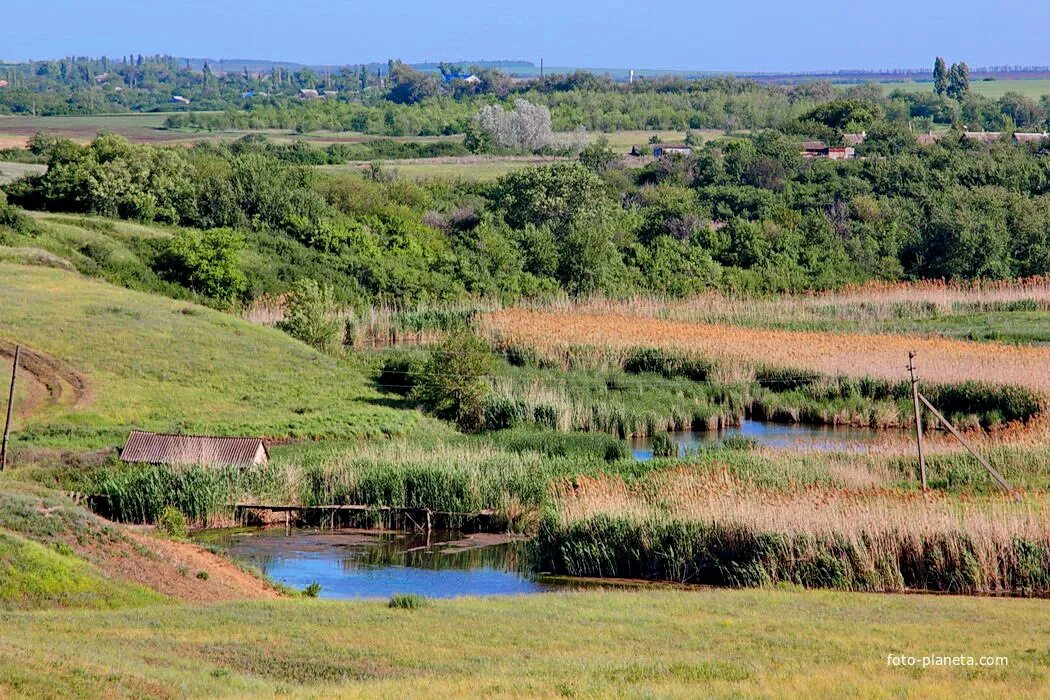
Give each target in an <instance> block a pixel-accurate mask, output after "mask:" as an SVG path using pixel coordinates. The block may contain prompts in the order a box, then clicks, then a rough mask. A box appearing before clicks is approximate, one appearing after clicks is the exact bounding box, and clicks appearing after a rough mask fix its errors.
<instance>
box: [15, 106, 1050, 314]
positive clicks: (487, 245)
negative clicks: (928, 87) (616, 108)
mask: <svg viewBox="0 0 1050 700" xmlns="http://www.w3.org/2000/svg"><path fill="white" fill-rule="evenodd" d="M853 129H858V130H864V131H866V133H867V139H866V140H865V141H864V143H863V144H861V145H860V146H858V151H859V154H860V155H861V156H862V157H861V158H858V159H856V160H846V161H831V160H826V159H806V158H803V157H802V155H801V153H800V143H801V140H802V139H804V138H808V135H809V134H812V133H814V132H817V133H821V134H824V135H825V136H826V137H827V138H828V139H829V140H831V139H834V138H838V137H841V135H842V134H843V133H845V132H846V130H853ZM32 149H33V151H34V152H35V153H37V154H38V156H39V157H40V158H41V159H42V160H44V161H46V162H47V164H48V170H47V172H46V173H45V174H43V175H38V176H32V177H29V178H26V179H23V180H20V181H16V182H14V183H11V184H8V185H6V186H5V188H4V189H5V190H6V193H7V197H8V199H9V201H10V202H11V203H12V204H14V205H18V206H21V207H25V208H31V209H41V210H50V211H67V212H82V213H92V214H99V215H103V216H109V217H119V218H125V219H134V220H138V221H144V222H161V223H167V224H172V225H176V226H179V227H181V230H180V232H179V233H178V235H176V236H175V237H174V238H173V239H172V240H171V241H168V240H167V239H164V238H157V239H155V240H150V241H145V242H141V243H139V244H137V245H140V246H141V247H142V250H141V251H140V253H141V256H142V259H143V260H144V261H145V264H146V265H147V266H148V268H149V270H150V271H151V272H150V274H152V275H155V276H156V277H157V278H158V279H162V280H164V281H165V283H167V284H176V285H180V286H181V287H183V288H186V289H191V290H193V291H194V292H195V293H198V294H200V295H202V296H204V297H207V298H211V299H213V300H215V302H216V303H219V304H230V303H238V302H243V301H247V300H250V299H252V298H254V297H258V296H260V295H263V294H280V293H283V292H285V291H287V290H288V289H289V288H290V285H291V284H292V283H293V282H294V281H296V280H302V279H307V278H308V279H313V280H315V281H317V282H318V283H320V284H322V285H327V286H328V287H329V288H330V289H331V290H332V291H333V293H334V294H335V296H336V297H337V298H338V299H339V301H340V302H341V303H352V302H358V301H359V302H363V301H366V300H368V301H375V300H389V301H397V302H401V303H414V302H422V301H449V300H461V299H470V298H474V299H477V298H486V299H498V300H501V301H506V302H511V301H515V300H518V299H521V298H523V297H537V296H545V295H551V294H560V293H569V294H590V293H595V292H600V293H605V294H614V295H618V294H632V293H639V292H657V293H661V294H669V295H688V294H692V293H695V292H698V291H701V290H703V289H710V288H719V289H727V290H734V291H739V292H743V293H765V292H771V291H782V290H803V289H826V288H832V287H836V286H840V285H844V284H853V283H862V282H865V281H867V280H873V279H878V280H906V279H915V278H949V279H974V278H979V277H981V278H983V277H988V278H1004V277H1016V276H1028V275H1042V274H1050V146H1048V145H1047V144H1046V143H1045V142H1044V143H1036V144H1022V145H1015V144H1011V143H1008V142H1006V141H1003V142H1000V143H993V144H980V143H976V142H974V141H973V140H971V139H967V138H966V137H965V136H964V135H963V134H962V133H961V132H960V131H952V132H949V133H948V134H946V135H945V136H944V137H943V138H941V139H940V140H938V141H937V142H936V143H935V144H932V145H926V146H919V145H918V143H917V140H916V135H915V133H914V132H913V131H911V130H909V129H908V128H907V127H906V126H904V125H902V124H899V123H895V122H892V121H889V120H887V119H886V118H885V116H884V115H883V114H882V112H881V108H879V107H878V105H877V104H873V103H866V102H863V101H859V100H838V101H834V102H829V103H826V104H823V105H820V106H817V107H814V108H812V109H810V110H809V111H806V112H804V113H802V114H800V115H799V117H797V118H796V119H795V120H794V121H793V122H792V123H790V124H788V125H785V126H784V127H783V128H781V129H766V130H762V131H757V132H755V133H751V134H747V135H744V136H733V137H725V138H722V139H716V140H713V141H710V142H708V143H705V144H702V145H700V144H697V145H695V146H694V150H693V152H692V154H690V155H687V156H676V157H667V158H661V159H657V160H654V161H653V162H651V163H649V164H647V165H644V166H642V167H627V166H625V165H624V163H623V162H622V161H621V160H620V159H619V158H617V157H615V156H614V155H611V153H610V152H608V151H607V148H606V147H604V146H602V145H601V144H600V143H598V144H594V145H593V146H591V147H589V148H588V149H586V150H585V151H584V152H583V153H581V158H580V162H576V163H557V164H553V165H549V166H543V167H536V168H526V169H523V170H520V171H516V172H514V173H511V174H508V175H505V176H503V177H502V178H500V179H498V180H497V181H495V182H494V183H476V182H463V181H447V180H438V181H428V182H423V183H415V182H409V181H405V180H400V179H396V178H395V179H393V180H390V181H377V180H376V179H371V180H370V179H367V178H362V177H360V176H357V175H354V174H342V175H323V174H320V173H319V172H318V171H316V170H314V169H312V168H310V167H307V166H304V165H301V164H300V163H303V162H309V157H308V156H307V155H304V154H307V153H311V152H312V151H311V149H313V147H311V146H307V145H303V144H299V145H296V146H277V145H275V144H269V143H268V142H266V141H265V140H263V139H260V138H258V137H251V138H246V139H242V140H240V141H237V142H233V143H229V144H199V145H197V146H194V147H192V148H169V147H161V146H151V145H135V144H131V143H128V142H127V141H125V140H123V139H122V138H120V137H118V136H113V135H104V136H100V137H98V138H97V139H95V141H94V142H92V143H91V144H89V145H86V146H80V145H77V144H75V143H72V142H70V141H65V140H60V139H53V138H49V137H44V136H39V137H36V138H34V139H33V143H32ZM315 150H316V151H318V152H321V153H323V151H320V149H315ZM7 209H8V210H10V209H11V208H10V207H7ZM5 217H6V219H10V220H16V219H17V216H15V215H13V214H10V213H9V214H5ZM3 225H4V224H3V222H2V221H0V227H2V226H3ZM30 228H31V227H30ZM6 230H7V231H8V233H7V234H4V235H7V236H9V237H18V236H20V237H23V238H19V239H18V240H17V241H14V242H17V243H19V244H20V245H22V244H24V245H30V244H31V242H30V241H28V240H26V238H25V237H28V238H32V237H33V235H34V234H33V233H32V231H31V230H27V231H22V232H17V231H15V229H13V228H11V227H10V226H8V227H7V229H6ZM99 255H100V256H101V257H100V258H99V259H98V260H97V261H96V263H97V264H98V265H99V266H100V269H103V270H105V269H108V268H107V267H106V266H107V265H117V264H118V263H119V261H117V260H105V259H103V258H104V255H103V254H102V253H100V254H99ZM132 277H133V276H132ZM127 278H129V276H128V275H124V276H123V277H121V279H127ZM143 279H144V278H143Z"/></svg>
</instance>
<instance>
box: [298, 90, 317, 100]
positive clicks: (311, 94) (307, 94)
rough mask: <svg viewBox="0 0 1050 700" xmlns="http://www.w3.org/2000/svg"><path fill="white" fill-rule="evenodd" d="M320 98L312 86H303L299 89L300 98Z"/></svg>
mask: <svg viewBox="0 0 1050 700" xmlns="http://www.w3.org/2000/svg"><path fill="white" fill-rule="evenodd" d="M320 98H321V93H319V92H317V90H314V89H313V88H303V89H302V90H300V91H299V99H300V100H317V99H320Z"/></svg>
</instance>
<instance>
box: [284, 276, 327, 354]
mask: <svg viewBox="0 0 1050 700" xmlns="http://www.w3.org/2000/svg"><path fill="white" fill-rule="evenodd" d="M338 313H339V308H338V306H337V304H336V302H335V295H334V294H333V292H332V288H331V287H330V286H328V285H327V284H318V283H317V282H316V281H314V280H312V279H304V280H299V281H298V282H296V283H295V286H294V287H292V291H291V293H290V294H288V297H287V301H286V303H285V309H284V320H283V321H281V323H280V325H279V327H280V329H281V330H283V331H284V332H285V333H287V334H288V335H290V336H292V337H293V338H297V339H299V340H301V341H303V342H304V343H306V344H307V345H311V346H313V347H314V348H317V349H318V350H320V351H321V352H331V351H332V350H333V349H334V348H335V347H336V344H337V343H338V341H339V327H340V325H339V317H338Z"/></svg>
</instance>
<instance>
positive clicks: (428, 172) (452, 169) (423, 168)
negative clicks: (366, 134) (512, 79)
mask: <svg viewBox="0 0 1050 700" xmlns="http://www.w3.org/2000/svg"><path fill="white" fill-rule="evenodd" d="M564 160H566V159H565V158H556V157H551V156H455V157H442V158H409V159H404V160H386V161H380V164H381V166H382V167H383V168H384V169H386V170H389V171H390V172H393V173H396V174H397V175H398V177H404V178H409V179H437V178H440V179H449V178H453V179H454V178H461V179H464V180H481V181H488V180H495V179H496V178H498V177H500V176H501V175H506V174H507V173H510V172H514V171H515V170H521V169H522V168H527V167H529V166H534V165H543V164H546V163H554V162H558V161H564ZM370 167H371V163H368V162H364V161H352V162H350V163H346V164H344V165H322V166H319V168H318V169H319V170H322V171H324V172H330V173H340V172H343V173H345V172H365V171H367V170H368V169H369V168H370Z"/></svg>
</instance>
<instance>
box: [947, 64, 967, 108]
mask: <svg viewBox="0 0 1050 700" xmlns="http://www.w3.org/2000/svg"><path fill="white" fill-rule="evenodd" d="M945 92H946V93H947V95H948V97H954V98H955V99H957V100H962V99H963V98H965V97H966V95H967V94H968V93H969V92H970V67H969V66H967V65H966V64H965V63H964V62H962V61H960V62H958V63H953V64H952V67H951V69H950V70H949V71H948V87H947V88H946V90H945Z"/></svg>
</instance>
